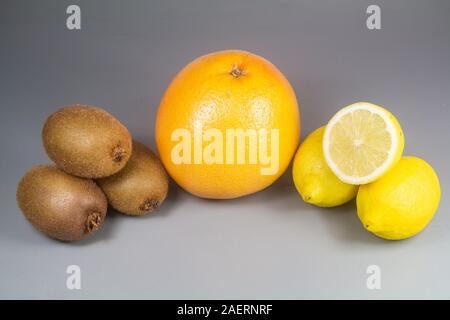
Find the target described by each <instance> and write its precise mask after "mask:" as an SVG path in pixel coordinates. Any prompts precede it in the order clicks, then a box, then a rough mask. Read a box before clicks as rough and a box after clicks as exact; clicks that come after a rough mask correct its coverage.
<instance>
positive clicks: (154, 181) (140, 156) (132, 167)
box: [97, 140, 169, 216]
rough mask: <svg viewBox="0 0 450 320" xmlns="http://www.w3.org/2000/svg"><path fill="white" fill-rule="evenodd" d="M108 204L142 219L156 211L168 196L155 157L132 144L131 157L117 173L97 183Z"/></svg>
mask: <svg viewBox="0 0 450 320" xmlns="http://www.w3.org/2000/svg"><path fill="white" fill-rule="evenodd" d="M97 183H98V185H99V186H100V188H102V190H103V192H104V193H105V194H106V197H107V198H108V202H109V204H110V205H111V206H112V207H113V208H114V209H116V210H117V211H120V212H122V213H125V214H128V215H133V216H141V215H145V214H148V213H150V212H152V211H153V210H155V209H156V208H158V207H159V206H160V205H161V203H162V202H163V201H164V199H165V198H166V196H167V191H168V188H169V182H168V178H167V174H166V172H165V170H164V167H163V166H162V164H161V162H160V161H159V159H158V158H157V157H156V156H155V154H154V153H153V152H152V151H151V150H150V149H149V148H147V147H146V146H144V145H143V144H142V143H139V142H137V141H135V140H134V141H133V153H132V154H131V158H130V160H129V161H128V163H127V164H126V166H125V168H123V169H122V170H121V171H119V172H118V173H116V174H114V175H112V176H110V177H107V178H102V179H98V180H97Z"/></svg>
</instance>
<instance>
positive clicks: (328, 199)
mask: <svg viewBox="0 0 450 320" xmlns="http://www.w3.org/2000/svg"><path fill="white" fill-rule="evenodd" d="M404 145H405V141H404V136H403V131H402V128H401V127H400V124H399V123H398V121H397V120H396V119H395V117H394V116H393V115H392V114H391V113H390V112H389V111H387V110H386V109H384V108H382V107H379V106H376V105H374V104H371V103H368V102H358V103H354V104H352V105H350V106H347V107H345V108H343V109H341V110H340V111H339V112H338V113H336V114H335V115H334V116H333V117H332V118H331V120H330V121H329V122H328V124H327V125H326V126H325V127H321V128H318V129H316V130H315V131H314V132H312V133H311V134H310V135H309V136H308V137H307V138H306V139H305V141H304V142H303V143H302V145H301V146H300V148H299V149H298V151H297V154H296V155H295V158H294V165H293V178H294V183H295V186H296V188H297V190H298V192H299V193H300V195H301V196H302V198H303V200H304V201H305V202H308V203H311V204H314V205H317V206H321V207H333V206H338V205H341V204H344V203H346V202H348V201H350V200H352V199H353V198H355V197H356V198H357V199H356V206H357V211H358V217H359V219H360V220H361V223H362V224H363V226H364V227H365V228H366V229H367V230H368V231H370V232H372V233H374V234H375V235H377V236H379V237H381V238H384V239H389V240H400V239H405V238H409V237H411V236H413V235H415V234H417V233H419V232H420V231H421V230H422V229H423V228H425V226H426V225H427V224H428V223H429V222H430V220H431V219H432V218H433V215H434V213H435V211H436V209H437V208H438V205H439V200H440V187H439V180H438V177H437V175H436V173H435V172H434V170H433V168H432V167H431V166H430V165H429V164H428V163H427V162H425V161H424V160H422V159H420V158H417V157H402V153H403V148H404Z"/></svg>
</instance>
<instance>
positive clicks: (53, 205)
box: [16, 165, 108, 241]
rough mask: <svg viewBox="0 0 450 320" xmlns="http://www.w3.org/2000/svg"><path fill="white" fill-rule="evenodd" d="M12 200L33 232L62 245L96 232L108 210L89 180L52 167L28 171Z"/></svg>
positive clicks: (104, 197) (102, 194)
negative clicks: (59, 241)
mask: <svg viewBox="0 0 450 320" xmlns="http://www.w3.org/2000/svg"><path fill="white" fill-rule="evenodd" d="M16 199H17V203H18V205H19V208H20V209H21V210H22V213H23V214H24V216H25V217H26V218H27V220H28V221H29V222H30V223H31V224H32V225H33V226H34V227H36V229H38V230H39V231H41V232H43V233H45V234H46V235H48V236H49V237H51V238H54V239H58V240H62V241H75V240H81V239H83V238H85V237H86V236H88V235H89V234H92V233H93V232H95V231H96V230H98V229H99V228H100V226H101V225H102V223H103V221H104V219H105V216H106V212H107V207H108V203H107V199H106V196H105V194H104V193H103V192H102V190H101V189H100V188H99V187H98V186H97V185H96V184H95V182H94V181H93V180H90V179H83V178H79V177H74V176H71V175H69V174H67V173H65V172H63V171H61V170H59V169H58V168H57V167H56V166H54V165H38V166H34V167H32V168H31V169H30V170H29V171H28V172H27V173H26V174H25V175H24V176H23V177H22V179H21V180H20V182H19V184H18V187H17V193H16Z"/></svg>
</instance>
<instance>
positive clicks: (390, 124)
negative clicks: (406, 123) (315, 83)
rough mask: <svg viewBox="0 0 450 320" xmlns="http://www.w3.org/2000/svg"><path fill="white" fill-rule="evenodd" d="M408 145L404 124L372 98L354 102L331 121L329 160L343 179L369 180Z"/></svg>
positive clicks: (326, 140) (325, 143) (327, 143)
mask: <svg viewBox="0 0 450 320" xmlns="http://www.w3.org/2000/svg"><path fill="white" fill-rule="evenodd" d="M404 145H405V141H404V136H403V132H402V128H401V127H400V124H399V123H398V121H397V120H396V119H395V117H394V116H393V115H392V114H391V113H390V112H389V111H388V110H386V109H384V108H382V107H380V106H377V105H374V104H372V103H369V102H357V103H354V104H351V105H349V106H347V107H345V108H343V109H341V110H340V111H339V112H338V113H336V114H335V115H334V116H333V118H331V120H330V121H329V122H328V124H327V126H326V129H325V133H324V137H323V152H324V156H325V161H326V162H327V164H328V166H329V167H330V169H331V170H332V171H333V172H334V174H335V175H336V176H337V177H338V178H339V179H340V180H342V181H343V182H346V183H350V184H358V185H359V184H366V183H369V182H372V181H374V180H376V179H377V178H379V177H380V176H382V175H383V174H384V173H385V172H386V171H388V170H389V169H390V168H391V167H392V166H393V165H394V164H395V163H396V162H397V161H398V160H399V159H400V157H401V156H402V153H403V147H404Z"/></svg>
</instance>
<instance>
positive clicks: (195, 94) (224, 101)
mask: <svg viewBox="0 0 450 320" xmlns="http://www.w3.org/2000/svg"><path fill="white" fill-rule="evenodd" d="M299 135H300V114H299V109H298V104H297V100H296V96H295V92H294V90H293V89H292V87H291V85H290V84H289V82H288V80H287V79H286V78H285V77H284V76H283V74H282V73H281V72H280V71H279V70H278V69H277V68H276V67H275V66H274V65H273V64H272V63H270V62H269V61H267V60H265V59H264V58H262V57H260V56H257V55H255V54H252V53H250V52H245V51H238V50H228V51H220V52H214V53H210V54H208V55H205V56H202V57H199V58H197V59H195V60H194V61H192V62H191V63H189V64H188V65H187V66H186V67H184V68H183V69H182V70H181V71H180V72H179V73H178V74H177V75H176V76H175V78H174V79H173V81H172V82H171V83H170V85H169V87H168V88H167V90H166V92H165V93H164V96H163V97H162V100H161V103H160V106H159V109H158V113H157V117H156V126H155V137H156V144H157V147H158V152H159V155H160V158H161V161H162V162H163V164H164V166H165V168H166V169H167V171H168V173H169V174H170V176H171V177H172V178H173V179H174V180H175V181H176V182H177V183H178V185H180V186H181V187H182V188H184V189H185V190H187V191H188V192H190V193H192V194H194V195H197V196H199V197H204V198H215V199H229V198H236V197H240V196H244V195H248V194H251V193H254V192H256V191H259V190H261V189H263V188H265V187H267V186H269V185H270V184H272V183H273V182H274V181H275V180H276V179H277V178H278V177H279V176H280V175H281V174H282V173H283V172H284V171H285V170H286V168H287V166H288V165H289V162H290V160H291V159H292V156H293V155H294V153H295V151H296V149H297V145H298V142H299Z"/></svg>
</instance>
